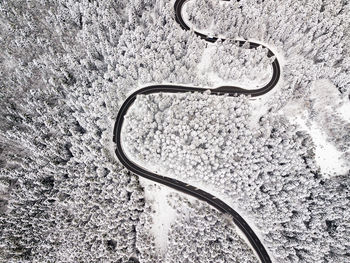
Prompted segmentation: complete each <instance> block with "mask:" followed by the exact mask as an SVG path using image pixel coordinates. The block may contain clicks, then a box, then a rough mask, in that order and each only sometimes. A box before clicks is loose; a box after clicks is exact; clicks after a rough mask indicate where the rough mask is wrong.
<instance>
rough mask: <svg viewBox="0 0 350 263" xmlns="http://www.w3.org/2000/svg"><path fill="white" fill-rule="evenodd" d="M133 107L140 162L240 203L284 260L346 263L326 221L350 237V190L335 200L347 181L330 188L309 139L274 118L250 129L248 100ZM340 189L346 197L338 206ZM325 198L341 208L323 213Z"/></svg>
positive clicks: (344, 245) (153, 99)
mask: <svg viewBox="0 0 350 263" xmlns="http://www.w3.org/2000/svg"><path fill="white" fill-rule="evenodd" d="M134 108H135V110H133V109H131V111H130V112H129V114H128V116H127V119H126V123H125V130H124V131H123V139H124V143H125V147H127V149H128V151H129V152H130V154H131V157H132V158H133V159H134V160H135V161H136V162H137V161H140V162H141V163H142V164H143V166H145V165H146V167H147V168H148V169H150V170H163V171H164V170H165V171H166V175H167V176H170V177H175V178H176V179H179V180H181V181H184V182H188V183H190V184H193V185H198V186H200V187H201V188H203V184H204V185H208V188H207V190H208V191H209V192H212V193H213V194H214V195H219V196H220V195H225V196H227V197H229V198H230V199H231V200H234V201H233V203H234V204H235V206H236V207H237V208H238V211H241V212H243V214H246V215H247V217H248V219H249V220H251V221H252V222H254V223H255V224H256V226H257V227H258V228H259V229H260V231H262V233H263V238H264V242H265V244H266V245H267V247H268V249H269V250H270V251H271V252H272V255H273V257H274V258H276V260H278V261H280V262H296V261H298V260H301V261H303V262H324V261H327V260H329V259H331V258H336V259H342V260H341V261H339V262H346V260H345V259H346V258H348V257H349V255H347V254H346V253H345V254H344V251H346V250H348V249H349V242H348V241H349V240H348V241H347V242H345V241H344V238H345V237H344V236H342V235H341V234H337V235H331V234H329V233H328V232H327V231H328V230H327V223H326V222H328V221H329V219H328V218H333V217H334V218H337V220H338V221H337V223H334V224H336V225H339V224H340V223H339V222H341V224H342V227H343V230H342V231H350V229H349V228H348V225H347V224H344V222H345V220H346V216H343V215H345V214H348V213H349V212H350V211H349V209H348V205H347V202H348V201H347V199H346V196H348V189H347V188H346V186H344V187H340V185H339V186H337V187H336V189H337V190H336V189H333V190H332V191H333V193H329V195H328V193H327V192H326V190H325V187H326V186H327V187H329V186H330V185H333V186H334V185H335V184H342V183H343V182H342V180H344V177H345V176H344V177H335V178H332V179H331V180H333V181H334V183H331V182H327V183H328V184H327V185H326V186H325V182H326V179H324V178H323V177H322V175H321V173H320V171H319V169H318V167H317V165H316V163H315V160H314V153H313V150H312V149H313V145H312V141H311V138H310V137H309V136H308V135H307V134H306V133H304V132H300V131H298V130H297V129H296V127H295V126H293V125H291V124H289V123H288V121H287V120H286V119H284V118H283V117H278V116H273V115H268V116H266V117H263V118H261V119H260V121H259V123H258V124H257V126H256V129H255V130H251V129H249V128H248V120H249V112H250V109H249V104H248V98H247V97H244V96H240V97H228V96H212V95H210V94H209V93H206V94H181V95H171V94H157V95H148V96H139V97H138V98H137V100H136V102H135V105H134ZM329 184H330V185H329ZM215 189H217V190H215ZM332 191H331V192H332ZM336 191H339V198H340V199H339V200H337V201H335V202H334V204H332V198H334V194H335V192H336ZM322 193H324V194H325V195H323V196H322ZM316 196H318V197H317V198H316ZM323 198H327V200H328V201H327V202H328V205H329V206H331V207H333V208H330V209H335V211H334V213H333V214H332V213H331V212H330V215H327V214H326V213H322V214H319V213H320V211H321V210H322V208H320V207H323V205H324V200H323ZM337 198H338V197H337ZM318 203H319V204H318ZM319 205H320V206H319ZM340 207H341V210H339V208H340ZM342 214H343V215H342ZM328 216H329V217H328ZM331 221H332V220H331ZM329 224H333V223H328V225H329ZM316 225H317V226H316ZM321 226H322V227H321ZM315 229H319V231H315ZM339 231H340V230H339ZM175 232H179V229H177V230H176V231H175ZM345 239H346V238H345ZM311 241H312V242H311ZM334 244H337V245H336V246H337V249H336V250H334V249H333V246H335V245H334ZM169 249H170V248H169Z"/></svg>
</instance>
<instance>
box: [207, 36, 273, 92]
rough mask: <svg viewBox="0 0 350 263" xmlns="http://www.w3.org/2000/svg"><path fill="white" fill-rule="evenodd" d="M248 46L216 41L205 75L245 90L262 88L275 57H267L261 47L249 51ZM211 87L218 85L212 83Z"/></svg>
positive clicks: (269, 77)
mask: <svg viewBox="0 0 350 263" xmlns="http://www.w3.org/2000/svg"><path fill="white" fill-rule="evenodd" d="M248 45H249V44H248V43H246V46H243V47H239V46H238V45H237V44H236V43H235V42H234V41H230V40H227V41H223V42H221V41H218V42H217V44H216V45H215V51H214V52H213V54H215V55H213V56H212V58H211V61H210V63H208V65H207V67H205V71H206V74H212V73H214V74H217V76H218V77H220V78H221V79H222V80H225V81H231V82H233V83H237V84H236V86H239V87H243V88H246V89H249V88H256V87H262V86H263V85H264V84H266V83H267V82H268V81H269V80H270V79H271V77H272V66H271V64H272V62H273V61H274V59H275V57H270V58H269V57H267V49H265V48H262V47H261V46H260V47H258V48H256V49H249V47H248ZM216 82H217V80H216ZM228 83H229V82H228ZM212 85H213V86H214V87H217V86H218V85H219V84H218V83H215V81H214V82H213V84H212Z"/></svg>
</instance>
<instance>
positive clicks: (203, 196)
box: [113, 0, 280, 263]
mask: <svg viewBox="0 0 350 263" xmlns="http://www.w3.org/2000/svg"><path fill="white" fill-rule="evenodd" d="M186 1H187V0H176V2H175V6H174V7H175V17H176V21H177V22H178V23H179V24H180V26H181V27H182V28H183V29H184V30H189V29H190V28H189V27H188V26H187V25H186V24H185V22H184V21H183V18H182V15H181V9H182V7H183V4H184V3H185V2H186ZM195 33H196V34H197V35H198V36H199V37H200V38H202V39H204V40H206V41H209V42H215V41H217V38H212V37H207V36H206V35H204V34H201V33H199V32H195ZM237 42H238V43H239V45H240V46H241V45H243V44H244V43H245V41H237ZM249 44H250V48H256V47H258V46H260V45H259V44H257V43H253V42H249ZM268 56H269V57H272V56H274V54H273V53H272V52H271V51H270V50H269V52H268ZM272 67H273V76H272V78H271V80H270V82H269V83H268V84H267V85H265V86H264V87H262V88H259V89H255V90H246V89H243V88H240V87H234V86H222V87H218V88H216V89H212V90H211V94H212V95H220V94H225V93H227V94H228V95H229V96H237V95H240V94H246V95H251V96H252V97H257V96H261V95H263V94H265V93H267V92H269V91H270V90H271V89H273V88H274V87H275V85H276V84H277V82H278V80H279V78H280V66H279V63H278V61H277V59H275V60H274V62H273V64H272ZM204 91H205V89H203V88H198V87H188V86H178V85H153V86H148V87H144V88H142V89H139V90H137V91H136V92H134V93H133V94H132V95H130V96H129V97H128V98H127V99H126V101H125V102H124V103H123V105H122V106H121V108H120V109H119V112H118V115H117V119H116V122H115V126H114V137H113V141H114V142H115V143H116V150H115V153H116V155H117V157H118V159H119V161H120V162H121V163H122V164H123V165H124V166H125V167H126V168H127V169H128V170H129V171H131V172H133V173H134V174H136V175H139V176H142V177H144V178H147V179H150V180H152V181H154V182H157V183H161V184H163V185H167V186H169V187H171V188H173V189H175V190H178V191H181V192H183V193H186V194H189V195H191V196H193V197H196V198H198V199H200V200H202V201H205V202H207V203H208V204H210V205H211V206H213V207H215V208H216V209H218V210H219V211H221V212H223V213H226V214H229V215H231V216H232V219H233V221H234V223H235V224H236V225H237V226H238V227H239V228H240V229H241V231H242V232H243V233H244V234H245V236H246V237H247V239H248V241H249V242H250V244H251V246H252V247H253V249H254V250H255V252H256V253H257V255H258V256H259V259H260V261H261V262H263V263H270V262H271V259H270V257H269V255H268V253H267V251H266V249H265V247H264V246H263V244H262V243H261V241H260V240H259V238H258V237H257V235H256V234H255V233H254V232H253V230H252V229H251V228H250V226H249V225H248V224H247V222H246V221H245V220H244V219H243V218H242V217H241V216H240V215H239V214H238V213H237V212H236V211H235V210H233V209H232V208H231V207H230V206H229V205H227V204H226V203H224V202H223V201H221V200H220V199H218V198H216V197H215V196H213V195H211V194H209V193H207V192H205V191H203V190H200V189H198V188H196V187H194V186H191V185H188V184H186V183H184V182H181V181H178V180H176V179H172V178H168V177H164V176H161V175H158V174H155V173H152V172H150V171H147V170H146V169H144V168H142V167H140V166H139V165H137V164H136V163H134V162H132V161H131V160H130V159H129V158H128V157H127V156H126V155H125V153H124V151H123V147H122V145H121V131H122V127H123V122H124V116H125V114H126V113H127V111H128V109H129V108H130V107H131V105H132V104H133V102H134V101H135V99H136V96H137V95H139V94H145V95H146V94H152V93H160V92H162V93H183V92H204Z"/></svg>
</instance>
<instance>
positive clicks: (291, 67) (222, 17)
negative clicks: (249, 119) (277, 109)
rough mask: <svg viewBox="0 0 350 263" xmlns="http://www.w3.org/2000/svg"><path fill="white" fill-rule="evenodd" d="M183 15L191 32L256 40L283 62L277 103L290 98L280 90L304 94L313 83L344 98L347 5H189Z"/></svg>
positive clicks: (201, 1) (310, 1)
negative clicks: (327, 84) (329, 85)
mask: <svg viewBox="0 0 350 263" xmlns="http://www.w3.org/2000/svg"><path fill="white" fill-rule="evenodd" d="M315 6H316V7H317V8H315ZM184 9H185V10H184V11H185V13H186V17H187V18H188V20H189V21H190V22H191V23H193V25H194V27H195V28H199V29H203V30H204V31H205V30H206V31H208V30H210V31H211V32H212V34H213V35H223V36H225V37H227V38H231V39H235V38H237V37H240V38H244V39H247V40H250V39H253V40H254V39H255V40H259V41H261V42H263V43H265V44H266V45H268V46H272V47H274V48H275V51H277V54H279V55H280V56H284V58H285V60H286V65H285V68H284V70H285V74H284V76H285V77H286V79H287V80H288V82H287V83H286V85H285V86H284V87H283V90H282V92H281V93H280V94H279V97H278V99H279V100H281V101H283V100H285V99H288V98H290V97H291V96H292V95H290V94H289V92H286V90H291V93H294V92H297V93H298V91H301V92H302V93H304V94H305V91H306V90H307V89H309V88H310V85H309V84H310V82H311V81H312V80H314V79H317V78H329V79H331V80H332V82H333V83H334V84H335V85H336V87H337V88H338V90H339V91H340V92H342V94H343V95H344V97H347V96H348V95H349V92H350V77H349V76H350V74H349V70H350V63H349V55H348V54H349V52H350V45H349V42H350V41H349V40H350V34H349V30H348V28H349V26H350V24H349V23H350V20H349V19H348V16H347V14H348V13H349V11H350V5H349V3H347V2H344V1H342V0H336V1H333V2H332V3H331V2H325V1H322V0H307V1H297V2H296V1H291V0H290V1H284V2H283V4H281V3H279V2H276V1H273V0H264V1H260V0H259V1H257V0H247V1H229V2H223V1H211V0H193V1H191V2H189V3H188V4H186V5H185V8H184ZM285 96H286V98H284V97H285ZM282 104H283V102H282Z"/></svg>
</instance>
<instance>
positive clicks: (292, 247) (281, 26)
mask: <svg viewBox="0 0 350 263" xmlns="http://www.w3.org/2000/svg"><path fill="white" fill-rule="evenodd" d="M197 2H198V1H197ZM261 2H262V1H261ZM228 4H229V5H230V3H228ZM236 5H237V6H236ZM240 6H241V8H240ZM314 6H320V10H319V11H317V12H316V11H315V10H314ZM219 8H220V7H219ZM348 8H349V7H348V5H345V3H343V2H342V1H335V2H334V1H333V2H332V4H326V3H321V1H308V4H303V5H302V3H300V2H293V3H292V1H288V2H285V3H283V4H281V3H274V2H273V1H264V4H263V3H260V2H259V1H257V2H256V1H249V0H247V1H240V2H239V3H238V4H232V8H231V7H230V8H225V9H224V10H222V12H221V13H220V12H219V13H220V14H219V13H218V14H217V15H216V12H217V11H216V7H215V8H213V10H214V11H210V12H212V13H213V14H214V15H215V18H218V20H217V22H218V26H217V30H218V31H217V32H218V33H220V34H224V33H225V34H226V31H227V33H228V34H227V36H229V37H236V36H242V37H245V38H248V39H249V38H258V39H259V40H261V41H263V42H266V43H268V44H273V45H275V46H276V47H277V48H278V49H279V50H280V51H281V54H283V55H285V56H286V58H288V59H287V63H286V68H285V70H284V78H285V81H286V83H288V85H286V86H285V88H284V89H283V93H281V94H278V96H277V97H276V98H277V99H276V101H275V104H276V105H277V103H278V102H280V104H281V105H282V102H283V101H286V100H287V99H288V98H289V97H288V96H296V91H299V95H300V96H303V94H304V93H303V92H304V91H303V89H301V88H302V87H307V85H309V83H310V82H311V80H313V79H316V78H319V77H330V78H331V79H332V81H334V83H335V84H336V85H337V87H338V88H339V90H341V91H342V92H343V93H344V94H345V93H346V92H348V90H349V88H348V87H349V86H348V85H349V78H348V76H349V74H348V72H349V66H348V65H349V61H348V58H347V57H346V56H344V54H346V52H348V51H349V43H350V41H347V39H348V33H349V32H347V31H344V30H343V29H344V28H346V27H347V25H348V24H347V23H348V21H347V20H346V19H345V18H346V14H347V13H348V11H347V10H348ZM275 10H277V11H275ZM253 11H254V12H253ZM311 11H313V12H311ZM0 12H1V14H2V19H1V22H0V24H1V27H0V28H1V29H0V30H1V35H2V36H4V37H2V38H1V39H0V45H1V47H2V49H1V52H0V61H1V63H0V71H1V72H2V75H1V81H0V86H1V88H0V97H1V103H0V131H1V132H0V222H1V224H0V229H1V235H0V244H1V251H0V259H1V261H4V262H8V261H11V262H16V261H18V262H26V261H27V262H55V261H62V262H80V261H86V262H96V261H103V262H137V261H140V262H164V260H167V261H169V262H183V260H182V258H181V259H179V258H178V257H179V256H182V255H183V254H182V253H180V252H179V250H178V249H179V248H180V247H182V248H183V249H184V251H185V252H186V253H185V255H186V256H187V257H188V261H190V260H192V261H195V260H196V258H195V253H196V252H198V251H199V249H200V248H202V251H203V255H202V258H201V259H200V261H201V262H206V261H210V260H214V261H217V262H220V260H221V261H224V262H225V261H230V260H235V259H237V258H238V257H239V258H240V260H243V259H241V257H242V258H246V260H247V262H249V260H250V261H252V260H253V259H251V251H248V250H247V248H246V246H245V245H244V244H243V243H242V241H241V240H239V239H238V238H237V237H236V236H235V233H234V231H233V230H232V229H231V228H229V227H228V226H227V225H226V223H225V222H224V221H223V219H220V218H221V216H220V215H219V214H218V213H217V212H215V211H213V210H212V209H209V208H207V207H206V206H204V205H203V204H198V208H191V209H190V211H192V212H191V215H193V216H191V217H182V216H180V217H179V219H178V221H177V223H176V224H175V225H174V226H173V229H172V230H171V231H170V235H169V240H170V241H171V242H169V248H168V255H165V256H164V257H159V256H157V253H158V252H157V251H156V249H155V247H154V242H153V239H152V236H151V235H150V233H149V231H148V228H149V225H150V224H152V222H151V221H149V218H148V216H149V214H150V213H151V210H150V209H149V208H148V207H147V204H145V200H144V196H143V192H142V189H141V188H140V186H139V183H138V181H137V178H135V177H133V176H131V175H130V174H128V173H127V172H126V171H124V170H122V167H121V166H120V165H119V164H118V163H117V162H116V161H115V159H114V154H113V150H114V149H113V147H114V146H113V144H112V143H111V138H112V129H113V125H114V119H115V117H116V115H117V112H118V106H120V104H121V103H122V102H123V100H124V99H125V97H126V96H127V94H129V93H130V92H131V91H133V90H135V89H138V88H139V87H140V86H141V85H145V84H148V83H154V82H157V83H162V82H168V83H169V82H173V83H178V84H188V83H191V85H202V84H204V85H205V84H208V80H207V78H206V77H205V76H204V75H203V74H199V73H198V70H197V65H198V63H199V62H200V60H201V55H202V53H203V51H204V50H205V48H206V45H207V44H206V43H205V42H204V41H201V40H200V39H198V38H197V37H196V36H195V35H194V34H193V32H190V31H183V30H182V29H180V28H179V27H178V26H177V24H176V22H175V21H174V17H173V6H172V4H171V3H170V2H167V1H162V0H159V1H158V0H157V1H145V0H133V1H129V2H128V3H126V2H123V1H109V0H102V1H86V0H81V1H72V0H67V1H50V3H48V2H44V1H30V0H19V1H3V3H1V8H0ZM296 13H298V14H299V13H300V16H299V15H298V16H297V15H295V14H296ZM210 14H211V13H210ZM310 14H312V15H311V17H312V22H310V20H309V19H306V18H308V16H309V15H310ZM221 15H222V16H221ZM196 16H197V15H196ZM220 17H222V18H220ZM231 18H232V19H231ZM198 19H201V18H200V17H198ZM213 21H214V20H213ZM215 21H216V20H215ZM266 21H269V23H266ZM215 30H216V29H215ZM343 31H344V32H343ZM215 32H216V31H215ZM342 32H343V34H342ZM217 45H218V50H217V52H218V53H220V54H222V56H223V57H225V58H227V60H226V59H222V60H220V59H218V58H214V60H213V63H214V66H215V67H214V70H217V71H218V72H219V74H221V76H222V77H223V78H228V77H229V74H233V75H234V76H233V78H236V77H237V76H238V75H236V74H238V73H237V72H233V71H229V72H225V71H224V67H234V63H236V62H235V61H236V60H234V59H232V60H231V59H228V58H231V57H232V56H241V57H240V58H239V60H238V61H239V62H240V63H243V65H245V66H247V67H248V68H249V67H251V68H253V69H254V68H256V69H257V71H256V73H255V74H262V72H263V70H264V69H265V68H266V67H267V65H268V62H269V61H268V60H266V58H263V56H262V55H263V54H264V52H265V51H264V50H257V51H253V52H251V51H249V52H248V51H247V50H241V51H238V49H236V48H235V47H233V46H231V44H230V43H229V42H226V43H217ZM219 46H220V47H221V46H222V48H220V47H219ZM231 48H232V50H234V51H237V53H234V55H232V54H229V50H230V49H231ZM246 52H247V53H246ZM255 52H256V53H255ZM244 59H247V60H249V61H247V62H245V61H243V62H242V61H241V60H244ZM251 60H253V62H250V61H251ZM220 63H223V64H222V66H219V64H220ZM255 63H259V64H261V65H259V66H256V65H254V64H255ZM264 72H265V71H264ZM239 76H240V75H239ZM239 76H238V77H237V78H239ZM245 76H247V77H248V78H249V77H250V76H249V74H248V73H247V72H246V73H245ZM135 107H138V108H137V109H135V112H133V111H131V112H130V114H129V116H128V123H126V125H127V126H126V127H125V131H126V134H125V138H126V139H127V141H126V143H127V144H129V147H130V149H131V150H132V151H131V152H133V153H134V154H135V155H134V156H133V157H135V159H142V160H147V161H149V162H150V164H154V165H157V166H159V165H160V163H162V165H163V164H164V166H165V168H167V169H168V170H169V172H171V174H172V175H173V176H179V177H178V178H181V179H183V180H187V179H191V180H192V181H196V180H197V181H201V182H203V181H204V182H206V183H208V184H210V185H212V186H215V187H217V188H218V189H222V191H223V194H225V195H227V196H229V197H230V198H232V200H237V204H239V206H240V207H241V210H244V211H245V212H246V213H247V214H249V216H250V217H251V219H252V221H253V222H256V224H257V226H258V227H259V229H261V230H262V231H265V232H263V234H264V240H265V242H266V243H267V244H268V249H269V250H270V251H272V252H273V256H274V257H275V258H276V259H277V260H278V261H280V262H295V261H296V260H300V261H303V262H317V261H321V262H322V260H323V261H326V262H327V261H328V262H330V261H337V262H346V259H348V257H349V255H348V254H347V253H348V252H347V251H349V240H348V238H347V237H349V236H350V235H349V233H348V232H349V225H348V222H346V220H345V219H346V218H348V214H349V211H348V210H349V209H348V207H349V205H348V196H349V193H348V189H349V183H348V179H347V178H349V176H347V177H346V176H345V177H334V178H332V179H330V180H328V181H327V180H325V179H322V176H321V175H320V174H319V172H318V170H317V168H316V167H315V164H314V161H313V158H312V153H310V151H308V149H309V148H311V147H312V146H311V145H310V142H309V138H308V137H307V136H306V135H305V134H303V133H300V132H296V131H295V130H294V129H293V128H292V127H291V126H290V125H288V124H287V123H286V122H285V121H284V120H282V119H276V120H274V119H273V118H272V117H268V118H266V119H265V120H261V123H260V127H258V128H257V130H256V131H249V130H248V128H247V118H248V112H249V106H248V104H247V98H245V97H238V98H228V97H224V96H221V97H213V96H210V95H208V94H204V95H199V94H196V95H188V94H183V95H180V96H170V95H157V96H148V97H139V98H138V104H136V105H135ZM137 112H138V114H139V115H137V114H136V113H137ZM141 114H142V115H141ZM141 124H142V125H141ZM148 132H149V134H148V135H147V133H148ZM132 135H135V136H136V135H137V136H136V137H135V138H132ZM340 137H341V136H340ZM195 176H197V177H195ZM179 202H183V201H181V200H180V201H179ZM181 204H182V203H181ZM177 207H179V208H180V207H181V205H178V206H177ZM184 209H185V210H186V209H187V210H188V209H189V208H186V205H184ZM193 209H194V210H193ZM183 212H184V211H179V214H182V213H183ZM206 215H208V216H206ZM210 216H211V219H209V218H210ZM191 220H192V221H191ZM197 224H199V225H201V226H202V227H201V228H198V229H196V228H195V227H196V225H197ZM212 231H213V232H212ZM187 232H191V233H192V235H191V236H188V237H186V234H187ZM177 233H184V235H183V236H179V235H178V234H177ZM202 234H203V235H202ZM202 236H203V238H202ZM211 236H216V237H217V239H215V240H211V239H210V237H211ZM227 236H229V237H230V238H229V239H228V240H225V237H227ZM199 237H200V238H199ZM187 242H188V243H187ZM195 242H197V243H195ZM180 243H181V244H180ZM191 244H196V246H193V245H191ZM180 245H181V246H180ZM187 245H188V247H187ZM211 246H212V247H213V248H212V249H211V250H209V247H211ZM205 247H206V248H208V249H206V250H205V249H204V248H205ZM204 250H205V251H204ZM206 251H207V252H209V251H210V252H212V253H205V252H206ZM222 251H224V252H225V253H222ZM175 259H176V260H175Z"/></svg>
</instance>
